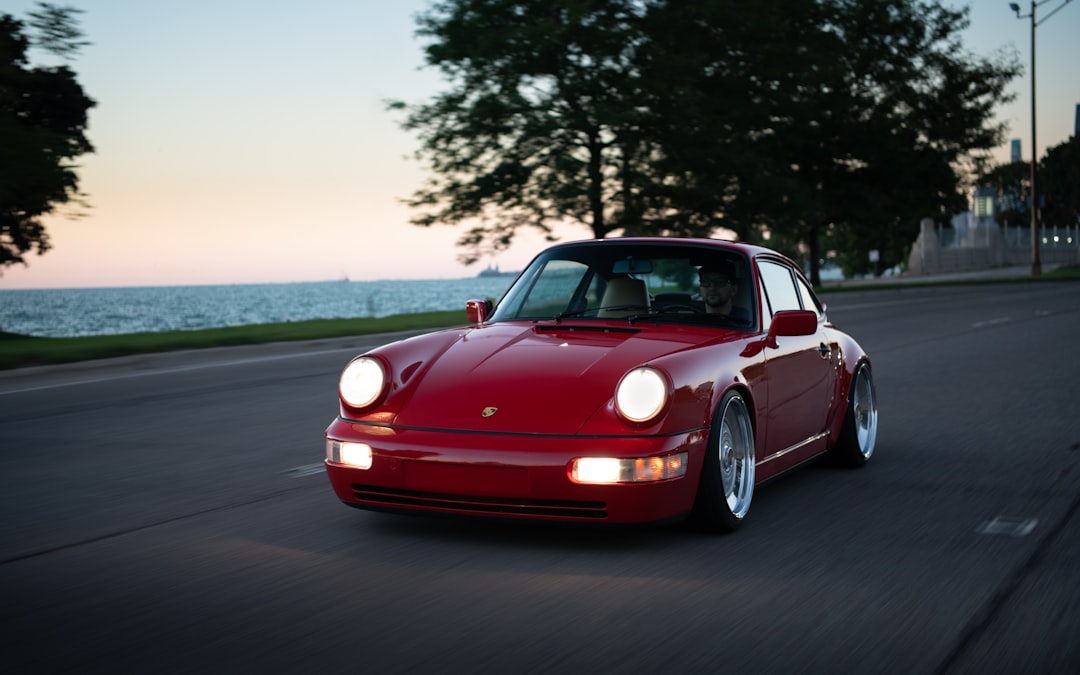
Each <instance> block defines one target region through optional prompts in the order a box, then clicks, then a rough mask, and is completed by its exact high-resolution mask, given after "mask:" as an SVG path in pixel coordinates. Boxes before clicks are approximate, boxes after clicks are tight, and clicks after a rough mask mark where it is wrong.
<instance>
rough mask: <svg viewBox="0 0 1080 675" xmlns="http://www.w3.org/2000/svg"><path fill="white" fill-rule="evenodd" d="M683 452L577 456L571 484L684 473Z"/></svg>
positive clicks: (646, 479)
mask: <svg viewBox="0 0 1080 675" xmlns="http://www.w3.org/2000/svg"><path fill="white" fill-rule="evenodd" d="M686 458H687V454H686V453H685V452H677V453H675V454H674V455H663V456H660V457H633V458H629V459H619V458H616V457H578V458H577V459H575V460H574V461H573V462H571V466H570V478H571V480H573V481H574V482H575V483H600V484H607V483H649V482H654V481H658V480H670V479H672V478H679V477H680V476H684V475H686Z"/></svg>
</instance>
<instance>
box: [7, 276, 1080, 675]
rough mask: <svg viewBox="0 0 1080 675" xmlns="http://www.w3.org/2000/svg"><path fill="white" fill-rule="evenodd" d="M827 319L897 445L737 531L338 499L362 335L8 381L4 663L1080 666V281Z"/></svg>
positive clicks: (629, 669)
mask: <svg viewBox="0 0 1080 675" xmlns="http://www.w3.org/2000/svg"><path fill="white" fill-rule="evenodd" d="M826 300H827V301H828V303H829V305H830V316H831V317H832V318H833V320H834V322H836V323H837V324H838V325H840V326H842V327H844V328H845V329H847V330H849V331H850V332H851V333H853V334H854V335H855V336H856V337H857V338H858V339H859V340H860V341H861V342H862V343H863V345H864V346H865V347H866V348H867V349H868V350H869V351H870V353H871V356H872V358H873V364H874V368H875V374H876V381H877V387H878V395H879V401H880V405H881V430H880V434H879V438H878V451H877V453H876V454H875V456H874V458H873V460H872V462H871V463H870V465H868V466H867V467H866V468H865V469H862V470H854V471H853V470H839V469H832V468H827V467H824V466H811V467H808V468H805V469H802V470H800V471H798V472H796V473H794V474H791V475H789V476H787V477H785V478H783V479H782V480H780V481H777V482H774V483H772V484H770V485H768V486H765V487H764V488H762V489H760V490H759V491H758V492H756V493H755V496H754V504H753V506H752V508H751V510H750V514H749V520H748V522H747V523H746V526H745V527H744V528H743V529H742V530H741V531H739V532H737V533H736V534H734V535H729V536H708V535H704V534H700V533H696V532H692V531H688V530H686V529H684V528H680V527H667V528H649V529H619V530H607V529H601V530H596V529H577V528H564V527H546V526H545V527H540V526H523V525H516V524H490V523H477V522H471V521H469V522H465V521H454V520H440V519H425V518H408V517H403V516H389V515H380V514H374V513H367V512H362V511H357V510H354V509H350V508H347V507H345V506H343V505H341V504H340V503H339V502H338V501H337V500H336V499H335V498H334V496H333V494H332V493H331V491H330V488H329V485H328V483H327V480H326V478H325V476H324V475H323V474H322V473H321V469H320V463H321V460H322V456H323V446H322V439H321V434H322V431H323V429H324V428H325V426H326V425H327V423H328V422H329V421H330V419H331V417H332V416H333V415H334V414H335V412H336V399H335V386H336V380H337V376H338V372H339V370H340V368H341V366H342V365H344V363H345V361H346V360H347V359H348V358H349V356H350V355H351V354H352V353H353V352H355V351H358V350H360V349H362V348H363V346H364V345H365V344H367V343H368V340H365V339H361V338H355V339H351V340H336V341H327V342H318V343H310V344H303V345H297V344H293V345H282V346H270V347H263V348H258V349H249V348H235V349H228V350H210V351H206V352H193V353H187V354H172V355H163V356H157V357H140V358H133V359H118V360H112V361H108V362H102V363H97V364H83V365H80V366H74V367H72V366H68V367H51V368H38V369H32V370H25V371H13V372H6V373H3V374H0V621H2V624H3V629H2V632H0V635H2V636H3V638H2V643H3V646H2V648H0V671H2V672H5V673H53V672H75V673H96V672H108V673H149V672H153V673H207V672H230V673H235V672H274V673H276V672H296V673H300V672H303V673H308V672H319V673H398V672H413V673H430V672H439V673H446V672H471V673H547V672H557V673H586V672H587V673H607V672H626V673H637V672H643V673H652V672H656V673H659V672H663V673H689V672H710V673H712V672H732V671H737V670H740V671H749V672H777V673H779V672H782V673H795V672H821V673H836V672H852V673H937V672H945V673H1020V672H1033V673H1034V672H1038V673H1077V672H1080V514H1078V513H1077V511H1078V506H1080V466H1078V465H1080V415H1078V410H1077V400H1078V399H1077V394H1076V383H1077V382H1080V359H1078V358H1077V350H1076V347H1075V345H1076V341H1077V338H1078V329H1080V285H1077V284H1075V283H1059V284H1054V283H1042V284H1016V285H993V286H979V287H940V288H918V289H904V290H880V291H863V292H857V293H842V294H832V295H828V296H826Z"/></svg>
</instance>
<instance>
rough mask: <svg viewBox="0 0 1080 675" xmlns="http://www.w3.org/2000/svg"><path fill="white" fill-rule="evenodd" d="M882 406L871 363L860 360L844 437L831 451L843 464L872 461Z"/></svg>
mask: <svg viewBox="0 0 1080 675" xmlns="http://www.w3.org/2000/svg"><path fill="white" fill-rule="evenodd" d="M877 429H878V408H877V392H876V391H875V390H874V378H873V375H871V373H870V365H869V364H868V363H865V362H863V363H860V364H859V365H858V367H857V368H856V369H855V376H854V377H852V378H851V391H850V392H849V393H848V406H847V412H846V414H845V415H844V426H843V428H842V429H841V430H840V438H839V439H837V442H836V445H835V446H833V449H832V450H831V451H830V454H831V455H832V458H833V459H834V460H835V461H836V463H837V464H840V465H841V466H850V467H860V466H863V465H864V464H866V463H867V462H868V461H870V456H871V455H873V454H874V446H875V444H876V443H877Z"/></svg>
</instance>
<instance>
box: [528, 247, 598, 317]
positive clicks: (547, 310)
mask: <svg viewBox="0 0 1080 675" xmlns="http://www.w3.org/2000/svg"><path fill="white" fill-rule="evenodd" d="M589 276H590V269H589V267H588V266H587V265H585V264H583V263H580V262H576V261H573V260H552V261H550V262H548V263H547V264H546V265H545V266H544V269H543V271H542V272H541V273H540V275H539V276H538V277H537V278H536V279H534V280H533V283H532V285H531V286H530V287H529V289H528V293H527V294H526V295H525V297H524V298H522V299H521V300H520V302H521V305H520V307H519V308H518V309H517V312H515V314H516V316H517V318H546V317H552V316H554V315H556V314H558V313H559V312H564V311H566V310H567V309H571V307H570V303H571V302H572V301H573V299H574V298H575V297H576V296H577V291H578V290H579V289H580V288H581V286H582V283H583V281H584V280H585V279H586V278H588V277H589ZM583 300H584V301H585V302H586V303H588V306H589V307H594V306H596V305H598V304H599V298H598V297H596V293H595V292H593V291H590V292H589V293H588V294H587V297H585V298H583Z"/></svg>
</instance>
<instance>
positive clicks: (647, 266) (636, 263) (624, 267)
mask: <svg viewBox="0 0 1080 675" xmlns="http://www.w3.org/2000/svg"><path fill="white" fill-rule="evenodd" d="M611 273H612V274H652V261H651V260H634V259H633V258H626V259H625V260H616V261H615V264H614V265H612V266H611Z"/></svg>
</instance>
